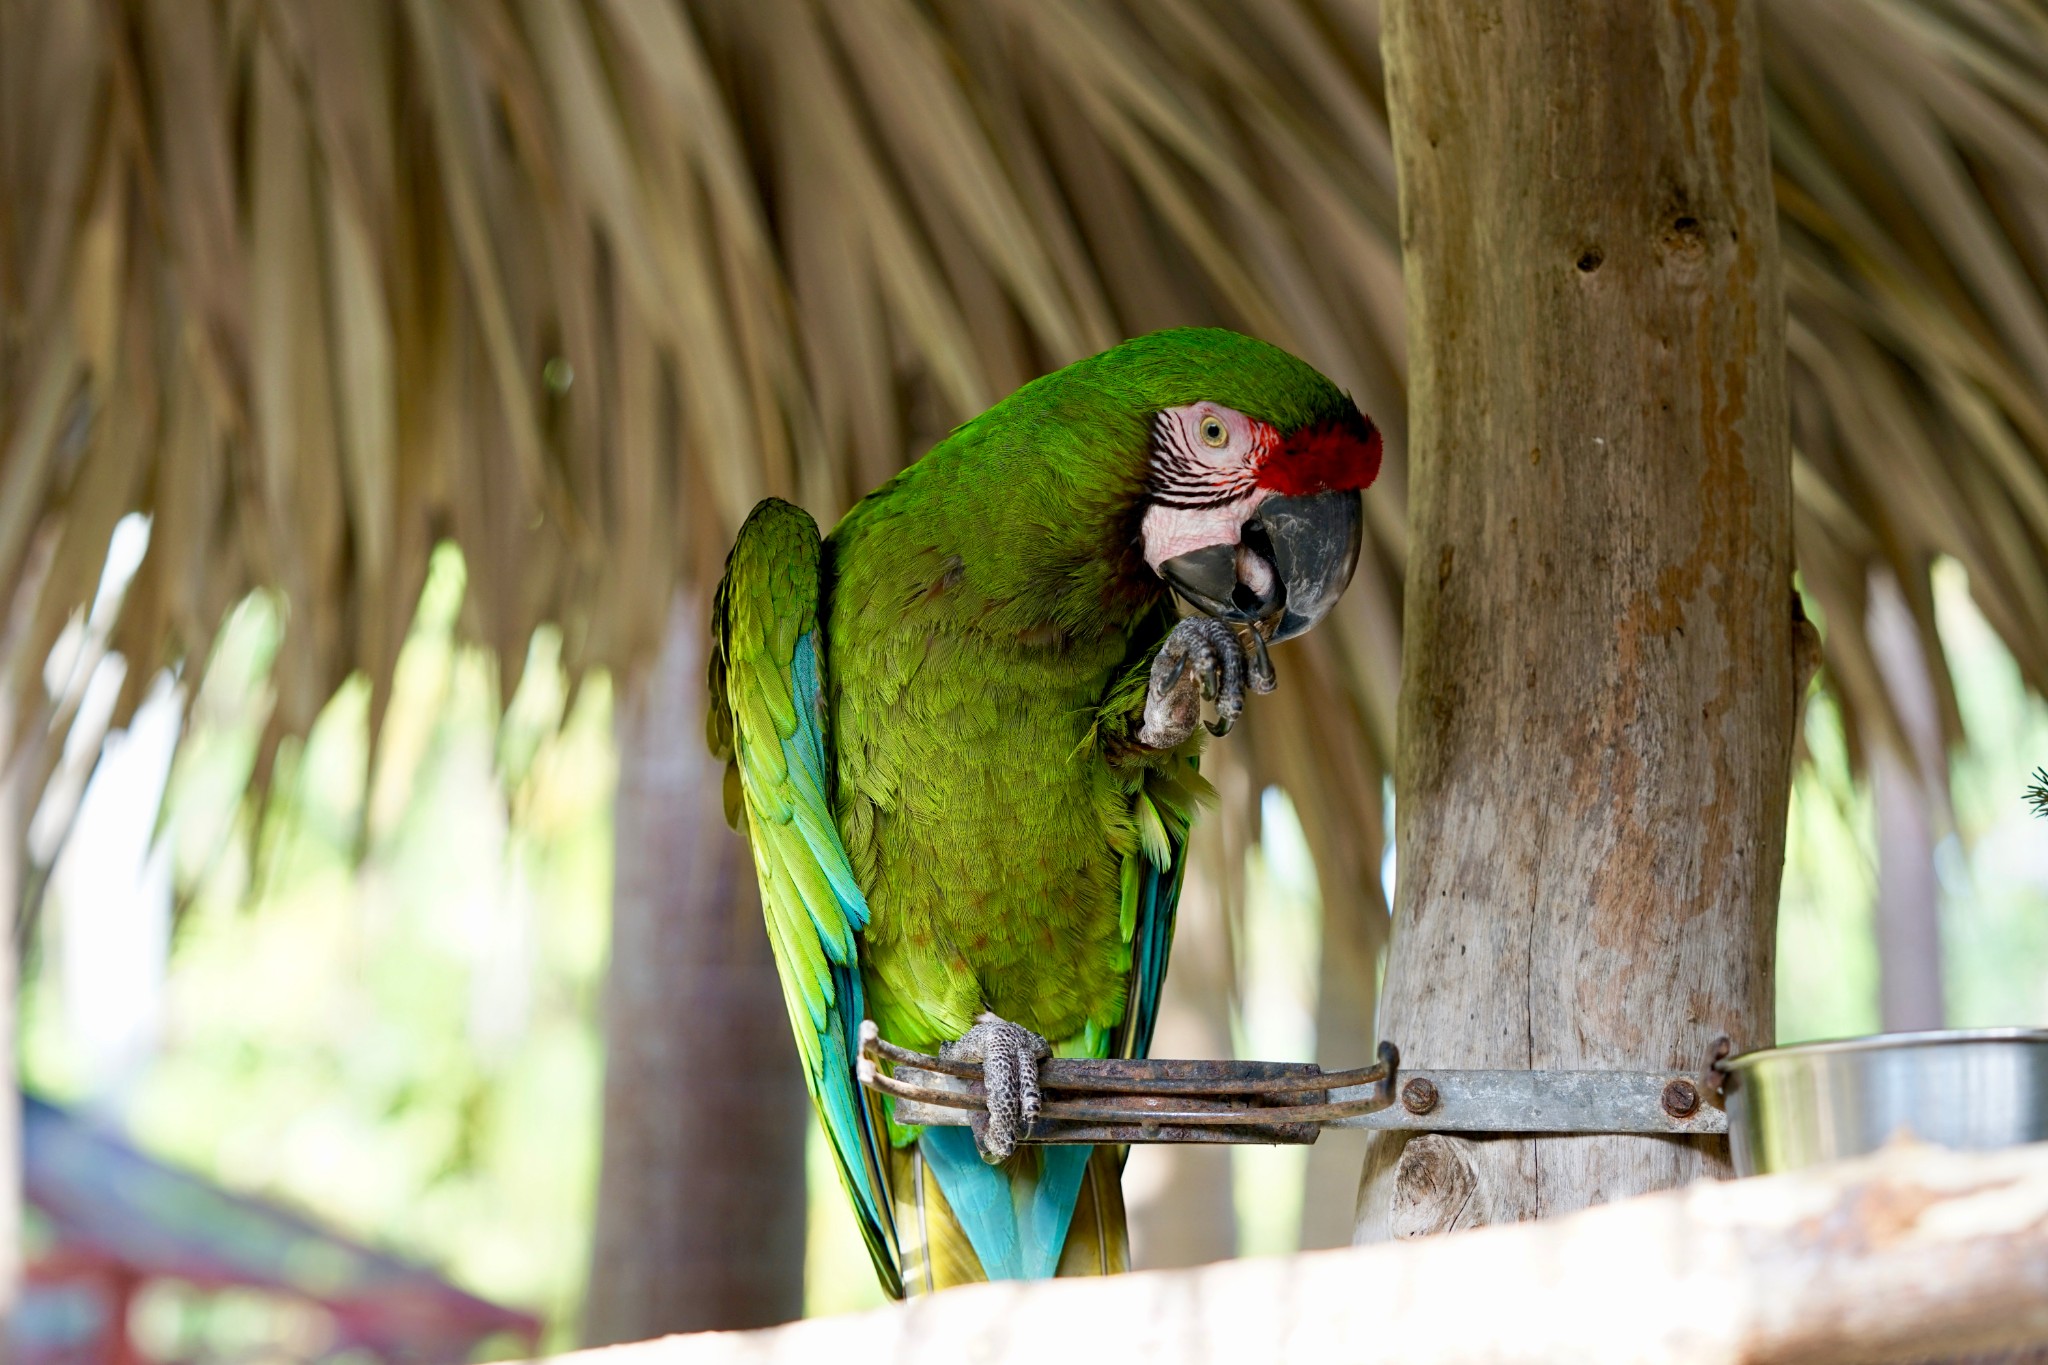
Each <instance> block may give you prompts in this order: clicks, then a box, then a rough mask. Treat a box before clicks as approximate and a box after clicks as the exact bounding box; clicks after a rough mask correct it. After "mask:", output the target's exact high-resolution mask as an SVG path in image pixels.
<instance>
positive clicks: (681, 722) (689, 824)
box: [583, 595, 811, 1345]
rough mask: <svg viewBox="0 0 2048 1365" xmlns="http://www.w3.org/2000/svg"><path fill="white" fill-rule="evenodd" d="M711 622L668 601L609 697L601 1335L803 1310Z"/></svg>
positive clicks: (756, 927)
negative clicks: (712, 691)
mask: <svg viewBox="0 0 2048 1365" xmlns="http://www.w3.org/2000/svg"><path fill="white" fill-rule="evenodd" d="M706 616H707V613H706V610H705V605H704V602H703V600H702V599H700V598H698V597H694V596H690V595H678V597H677V598H676V600H675V603H674V605H673V606H672V608H671V610H670V612H669V617H668V624H667V628H666V634H665V636H664V638H663V640H662V646H661V653H660V656H659V658H658V659H657V660H656V662H655V665H654V667H653V668H652V670H651V671H650V672H649V673H648V674H647V675H646V676H645V677H644V678H642V679H639V680H637V681H636V682H635V683H634V684H632V685H629V686H628V687H627V688H626V689H624V692H623V695H622V696H621V697H620V700H619V703H618V715H617V725H616V730H617V735H618V749H619V783H618V802H617V808H616V811H615V814H614V817H613V819H614V825H615V836H614V837H615V859H616V861H615V867H616V873H615V875H616V879H617V880H616V885H615V888H614V890H613V894H612V954H611V966H610V969H609V973H608V975H607V978H606V983H605V990H606V996H605V1022H604V1027H605V1044H606V1048H607V1053H606V1065H605V1092H604V1148H603V1168H602V1173H601V1175H600V1178H599V1181H598V1196H597V1227H596V1233H595V1239H594V1242H595V1244H594V1248H593V1252H592V1257H591V1270H590V1287H589V1293H588V1297H587V1299H586V1307H585V1314H584V1324H583V1335H584V1339H585V1341H587V1342H589V1343H591V1344H593V1345H600V1344H606V1343H611V1342H618V1341H634V1340H639V1339H642V1338H646V1337H656V1336H661V1335H663V1334H665V1333H669V1332H692V1331H702V1330H707V1329H712V1328H734V1327H754V1326H762V1325H765V1324H769V1323H775V1322H782V1321H786V1320H788V1319H790V1318H794V1317H797V1316H799V1315H800V1314H801V1313H802V1312H803V1267H804V1211H805V1190H804V1143H805V1139H806V1138H807V1136H808V1135H809V1133H810V1127H811V1116H810V1112H809V1105H808V1103H807V1102H806V1100H805V1098H804V1093H803V1084H802V1079H801V1077H800V1075H799V1074H798V1071H797V1066H796V1054H795V1051H794V1047H793V1045H792V1043H791V1042H790V1037H789V1019H788V1014H787V1012H786V1011H785V1010H784V1008H783V1004H782V994H781V988H780V986H779V985H778V984H777V982H776V977H775V968H774V964H773V962H772V960H771V959H770V957H769V953H768V939H767V934H766V932H765V930H764V929H763V926H762V922H761V904H760V898H759V891H758V889H757V887H756V885H755V881H754V867H753V861H752V859H751V858H750V857H749V856H748V853H747V847H746V841H745V840H744V839H742V838H741V837H740V836H739V835H737V834H735V833H733V832H732V831H731V830H730V829H728V828H726V824H725V818H724V813H723V802H722V797H721V784H722V781H723V777H724V772H723V765H722V764H719V763H717V762H716V761H714V760H713V759H712V757H711V755H710V753H709V752H708V751H707V750H706V748H705V744H704V706H705V691H704V649H705V641H706V628H707V626H706Z"/></svg>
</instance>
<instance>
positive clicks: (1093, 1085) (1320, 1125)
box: [859, 1022, 1728, 1143]
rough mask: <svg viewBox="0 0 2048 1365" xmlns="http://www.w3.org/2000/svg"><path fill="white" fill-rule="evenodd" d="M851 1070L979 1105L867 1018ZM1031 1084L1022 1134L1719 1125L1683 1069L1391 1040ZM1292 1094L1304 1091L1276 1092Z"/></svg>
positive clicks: (925, 1106) (1303, 1138)
mask: <svg viewBox="0 0 2048 1365" xmlns="http://www.w3.org/2000/svg"><path fill="white" fill-rule="evenodd" d="M883 1062H887V1063H889V1064H890V1065H891V1066H892V1067H894V1068H896V1069H897V1071H898V1074H894V1075H891V1074H889V1073H887V1072H885V1071H883V1069H882V1066H881V1063H883ZM859 1074H860V1080H861V1083H862V1084H863V1085H865V1086H868V1087H869V1088H870V1089H873V1090H876V1091H878V1092H880V1093H882V1094H885V1095H888V1096H890V1097H891V1098H893V1099H894V1100H895V1102H896V1117H897V1118H898V1119H899V1120H901V1121H902V1122H905V1123H914V1124H925V1125H962V1124H971V1123H973V1121H974V1116H975V1114H976V1113H977V1111H980V1110H981V1109H982V1107H983V1103H984V1101H983V1098H982V1090H981V1068H980V1066H979V1065H978V1064H976V1063H973V1062H963V1061H954V1060H951V1059H947V1058H941V1057H931V1056H927V1055H925V1054H924V1053H921V1052H913V1051H911V1050H910V1049H908V1048H903V1047H898V1046H896V1045H895V1044H893V1043H888V1042H885V1041H883V1040H882V1038H881V1037H880V1035H879V1034H878V1033H877V1032H876V1030H875V1026H874V1024H873V1023H871V1022H869V1023H864V1024H863V1025H862V1026H861V1058H860V1063H859ZM1397 1080H1398V1082H1399V1084H1398V1087H1397V1086H1396V1081H1397ZM1039 1086H1040V1089H1041V1091H1042V1092H1043V1093H1044V1096H1045V1098H1044V1101H1043V1103H1042V1104H1041V1107H1040V1110H1039V1117H1038V1118H1037V1119H1036V1120H1035V1121H1034V1122H1032V1123H1031V1124H1029V1125H1027V1126H1026V1128H1025V1131H1024V1133H1023V1140H1024V1141H1026V1142H1038V1143H1068V1142H1232V1143H1244V1142H1257V1143H1309V1142H1314V1141H1315V1140H1316V1137H1317V1135H1318V1134H1319V1133H1320V1132H1321V1131H1322V1130H1323V1129H1324V1128H1326V1127H1330V1128H1394V1129H1407V1130H1411V1131H1423V1132H1454V1133H1663V1134H1681V1135H1690V1134H1711V1133H1723V1132H1726V1131H1727V1127H1728V1116H1727V1114H1726V1112H1725V1111H1724V1110H1723V1109H1721V1108H1720V1106H1719V1104H1718V1103H1716V1102H1712V1101H1711V1097H1712V1096H1713V1093H1714V1088H1713V1087H1712V1086H1711V1085H1708V1084H1706V1083H1705V1082H1704V1081H1703V1080H1701V1079H1699V1078H1695V1077H1692V1076H1689V1075H1685V1074H1682V1073H1677V1072H1657V1071H1410V1072H1401V1071H1400V1054H1399V1053H1398V1051H1397V1050H1396V1049H1395V1048H1394V1046H1393V1045H1392V1044H1391V1043H1382V1044H1381V1045H1380V1060H1379V1061H1378V1062H1377V1063H1375V1064H1374V1065H1372V1066H1369V1067H1360V1068H1357V1069H1355V1070H1351V1071H1341V1072H1330V1073H1325V1072H1323V1071H1322V1070H1321V1069H1320V1068H1319V1067H1317V1066H1315V1065H1314V1064H1313V1063H1307V1062H1219V1061H1189V1060H1175V1059H1166V1058H1135V1059H1133V1058H1121V1059H1120V1058H1110V1059H1102V1060H1096V1059H1089V1058H1071V1057H1055V1058H1051V1059H1048V1060H1046V1061H1044V1062H1042V1063H1040V1065H1039ZM1296 1097H1299V1098H1301V1099H1304V1100H1309V1101H1310V1102H1308V1103H1298V1104H1290V1103H1287V1100H1289V1099H1291V1098H1296Z"/></svg>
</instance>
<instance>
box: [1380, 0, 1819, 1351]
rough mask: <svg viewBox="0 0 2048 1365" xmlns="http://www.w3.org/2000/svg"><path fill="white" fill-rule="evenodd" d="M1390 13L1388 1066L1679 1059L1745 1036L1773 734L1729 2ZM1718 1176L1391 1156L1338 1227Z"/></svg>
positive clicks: (1751, 26)
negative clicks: (1396, 256) (1394, 649)
mask: <svg viewBox="0 0 2048 1365" xmlns="http://www.w3.org/2000/svg"><path fill="white" fill-rule="evenodd" d="M1386 16H1387V22H1386V29H1385V35H1384V44H1385V54H1386V62H1387V73H1388V79H1387V92H1388V104H1389V107H1390V110H1391V117H1392V125H1393V135H1394V148H1395V153H1396V157H1397V162H1398V169H1399V175H1400V191H1401V237H1402V245H1403V249H1404V252H1405V270H1406V277H1407V294H1408V303H1409V319H1408V326H1409V338H1410V341H1409V353H1410V356H1411V375H1410V383H1411V390H1410V392H1411V399H1412V422H1413V426H1412V436H1411V444H1410V458H1411V461H1412V466H1411V479H1412V494H1411V501H1410V508H1409V510H1410V517H1411V525H1412V536H1413V540H1412V548H1411V551H1410V554H1409V557H1408V579H1407V596H1406V612H1407V617H1406V625H1405V644H1404V653H1403V662H1402V686H1401V703H1400V745H1399V753H1398V762H1397V770H1396V776H1395V782H1396V789H1397V791H1398V793H1399V800H1398V802H1397V811H1398V820H1399V824H1400V829H1399V847H1400V879H1399V885H1398V888H1397V904H1396V909H1395V921H1394V931H1393V943H1392V948H1391V953H1390V957H1389V963H1388V969H1387V976H1386V983H1385V998H1384V1005H1383V1007H1382V1013H1381V1032H1382V1035H1383V1036H1384V1037H1387V1038H1389V1039H1391V1040H1393V1041H1394V1042H1395V1043H1397V1044H1398V1045H1399V1046H1400V1048H1401V1051H1402V1055H1403V1057H1404V1058H1405V1059H1406V1060H1408V1061H1409V1062H1410V1063H1412V1064H1415V1065H1419V1066H1438V1067H1531V1068H1603V1067H1626V1068H1661V1067H1687V1068H1691V1067H1702V1066H1704V1065H1705V1064H1706V1062H1707V1060H1708V1057H1709V1052H1710V1049H1711V1048H1712V1046H1713V1043H1714V1040H1715V1039H1716V1038H1717V1037H1718V1036H1721V1035H1726V1036H1728V1037H1729V1038H1731V1039H1732V1040H1733V1042H1734V1045H1735V1046H1736V1047H1737V1048H1738V1049H1739V1048H1747V1047H1754V1046H1757V1045H1759V1044H1767V1043H1769V1042H1770V1041H1772V980H1771V977H1772V971H1771V956H1772V941H1773V935H1774V926H1775V918H1776V906H1777V899H1778V881H1779V873H1780V868H1781V863H1782V861H1783V855H1784V837H1785V812H1786V802H1787V795H1788V783H1789V774H1790V755H1791V748H1792V739H1793V725H1794V707H1793V690H1794V685H1795V677H1794V662H1793V649H1794V632H1793V614H1792V601H1793V599H1792V543H1791V496H1792V489H1791V476H1790V455H1789V449H1788V436H1787V428H1786V408H1785V378H1784V330H1785V329H1784V316H1783V304H1782V299H1781V289H1780V278H1779V265H1778V243H1777V232H1776V226H1775V219H1774V214H1773V205H1772V198H1771V181H1770V166H1769V158H1768V151H1767V146H1766V132H1765V126H1764V105H1763V91H1762V81H1761V73H1760V65H1759V54H1758V38H1757V28H1756V22H1755V15H1754V14H1753V12H1752V9H1751V6H1750V4H1749V3H1748V2H1747V0H1671V2H1670V3H1668V4H1661V5H1647V4H1643V3H1641V0H1581V2H1580V3H1575V4H1569V5H1561V4H1557V3H1555V2H1554V0H1488V2H1487V3H1480V2H1479V0H1472V3H1459V4H1442V3H1439V2H1438V0H1390V3H1389V4H1388V5H1387V9H1386ZM1723 1168H1724V1157H1723V1146H1722V1144H1721V1143H1720V1142H1719V1141H1712V1142H1709V1141H1706V1140H1697V1141H1675V1140H1669V1139H1657V1138H1642V1137H1629V1138H1619V1137H1613V1138H1546V1139H1536V1140H1531V1139H1526V1138H1499V1139H1488V1140H1482V1141H1468V1140H1465V1139H1460V1138H1451V1137H1442V1136H1430V1137H1424V1138H1417V1139H1414V1140H1411V1141H1406V1142H1404V1141H1403V1140H1402V1139H1401V1138H1399V1137H1396V1136H1386V1137H1381V1138H1377V1139H1376V1140H1375V1142H1374V1144H1373V1147H1372V1150H1371V1152H1370V1153H1369V1155H1368V1157H1367V1161H1366V1169H1365V1175H1364V1180H1363V1183H1362V1185H1361V1189H1360V1204H1359V1227H1358V1232H1357V1236H1358V1238H1359V1239H1361V1240H1373V1239H1377V1238H1383V1237H1387V1236H1398V1235H1414V1234H1421V1233H1427V1232H1435V1231H1440V1230H1444V1229H1448V1228H1455V1227H1465V1226H1470V1225H1472V1224H1478V1223H1494V1222H1504V1221H1510V1220H1516V1219H1524V1218H1532V1217H1538V1216H1541V1215H1545V1214H1551V1213H1557V1212H1560V1211H1564V1210H1570V1209H1576V1208H1580V1207H1583V1206H1585V1205H1588V1204H1592V1203H1595V1202H1599V1201H1604V1200H1608V1199H1614V1198H1619V1197H1622V1196H1626V1195H1631V1194H1637V1193H1640V1192H1642V1191H1645V1190H1652V1189H1658V1188H1662V1187H1665V1186H1670V1185H1676V1184H1679V1183H1681V1182H1683V1181H1685V1180H1687V1179H1689V1178H1691V1177H1694V1176H1698V1175H1701V1174H1703V1173H1708V1172H1715V1171H1719V1170H1722V1169H1723ZM1702 1311H1705V1310H1702Z"/></svg>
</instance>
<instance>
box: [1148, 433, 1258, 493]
mask: <svg viewBox="0 0 2048 1365" xmlns="http://www.w3.org/2000/svg"><path fill="white" fill-rule="evenodd" d="M1151 456H1152V464H1151V478H1150V480H1149V491H1150V497H1151V501H1152V504H1153V505H1154V506H1155V507H1173V508H1179V509H1181V510H1183V511H1202V510H1204V509H1206V508H1210V507H1221V506H1223V505H1224V504H1226V503H1232V502H1236V501H1237V500H1238V499H1239V498H1242V497H1243V496H1245V495H1246V494H1247V493H1249V492H1251V491H1252V488H1253V486H1254V480H1255V478H1256V477H1257V476H1256V474H1255V472H1254V471H1253V470H1252V468H1251V463H1250V461H1241V462H1240V463H1239V464H1238V466H1237V467H1236V468H1218V467H1216V466H1215V465H1212V464H1209V463H1208V462H1207V461H1205V460H1203V459H1202V457H1201V456H1200V455H1198V454H1196V453H1195V450H1194V448H1193V447H1192V446H1190V445H1189V444H1188V437H1187V433H1186V432H1185V431H1183V430H1182V429H1181V426H1180V423H1178V422H1176V421H1174V420H1173V415H1172V414H1171V413H1165V412H1162V413H1158V414H1157V415H1155V416H1154V417H1153V418H1152V448H1151Z"/></svg>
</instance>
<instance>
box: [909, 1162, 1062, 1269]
mask: <svg viewBox="0 0 2048 1365" xmlns="http://www.w3.org/2000/svg"><path fill="white" fill-rule="evenodd" d="M918 1145H919V1146H920V1147H922V1148H923V1149H924V1159H925V1162H926V1164H928V1165H929V1166H930V1167H931V1170H932V1174H933V1175H934V1176H936V1177H937V1178H938V1182H939V1189H940V1190H941V1191H942V1192H944V1194H945V1196H946V1202H947V1203H948V1204H950V1205H952V1207H953V1216H954V1217H956V1218H958V1219H959V1220H960V1226H961V1227H962V1228H963V1229H965V1230H966V1232H967V1240H968V1241H969V1242H970V1243H971V1244H972V1245H973V1247H974V1254H975V1255H976V1256H978V1257H979V1258H980V1259H981V1268H982V1270H983V1271H984V1272H985V1273H986V1274H987V1275H988V1277H989V1278H990V1279H991V1280H1044V1279H1050V1278H1052V1273H1053V1271H1054V1270H1055V1269H1057V1268H1058V1267H1059V1263H1060V1251H1061V1249H1062V1248H1064V1247H1065V1246H1066V1243H1067V1227H1068V1225H1069V1224H1070V1223H1072V1222H1073V1220H1074V1205H1075V1204H1076V1203H1078V1202H1079V1201H1080V1198H1081V1178H1082V1176H1083V1175H1084V1174H1085V1173H1086V1171H1087V1169H1088V1157H1089V1155H1090V1154H1091V1153H1093V1152H1094V1150H1095V1149H1094V1148H1093V1147H1080V1146H1073V1147H1068V1146H1054V1147H1026V1148H1022V1149H1021V1150H1020V1154H1019V1155H1018V1156H1017V1157H1015V1158H1013V1159H1011V1160H1010V1161H1007V1162H1005V1163H1003V1164H1002V1165H1001V1166H991V1165H989V1164H988V1163H987V1162H985V1161H983V1160H982V1159H981V1153H980V1152H979V1151H977V1150H976V1149H975V1146H974V1133H973V1132H972V1131H971V1130H970V1129H967V1128H926V1129H925V1130H924V1131H923V1132H922V1133H921V1134H920V1135H919V1137H918Z"/></svg>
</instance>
